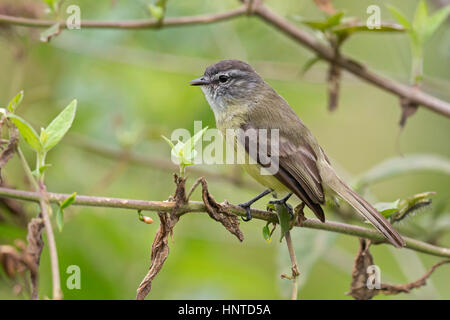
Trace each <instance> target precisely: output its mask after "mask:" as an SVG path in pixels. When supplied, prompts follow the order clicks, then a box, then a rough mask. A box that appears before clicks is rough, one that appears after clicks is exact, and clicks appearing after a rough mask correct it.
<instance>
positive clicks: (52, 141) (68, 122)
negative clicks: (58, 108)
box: [43, 100, 77, 151]
mask: <svg viewBox="0 0 450 320" xmlns="http://www.w3.org/2000/svg"><path fill="white" fill-rule="evenodd" d="M76 110H77V100H73V101H72V102H71V103H70V104H69V105H68V106H67V107H66V108H65V109H64V110H63V111H62V112H61V113H60V114H59V115H58V116H57V117H56V118H55V119H54V120H53V121H52V122H51V123H50V124H49V125H48V127H47V128H46V129H45V131H46V133H47V134H48V138H47V139H46V141H45V144H43V146H44V150H45V151H49V150H50V149H51V148H53V147H54V146H56V145H57V144H58V143H59V142H60V141H61V139H62V138H63V137H64V135H65V134H66V133H67V131H68V130H69V129H70V127H71V126H72V122H73V119H74V118H75V113H76Z"/></svg>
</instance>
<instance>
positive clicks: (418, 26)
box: [412, 0, 428, 46]
mask: <svg viewBox="0 0 450 320" xmlns="http://www.w3.org/2000/svg"><path fill="white" fill-rule="evenodd" d="M427 22H428V9H427V4H426V3H425V1H423V0H422V1H420V2H419V5H418V6H417V8H416V13H415V14H414V19H413V23H412V28H413V30H414V34H415V35H416V37H415V41H417V44H418V45H421V46H422V45H423V44H424V42H425V34H426V29H427V25H428V23H427Z"/></svg>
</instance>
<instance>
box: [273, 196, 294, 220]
mask: <svg viewBox="0 0 450 320" xmlns="http://www.w3.org/2000/svg"><path fill="white" fill-rule="evenodd" d="M291 196H292V192H291V193H289V194H288V195H287V196H285V197H284V198H282V199H280V200H271V201H269V203H270V204H274V205H275V204H280V205H283V206H285V207H286V209H287V210H288V211H289V214H290V215H291V219H292V218H294V210H293V209H292V206H291V205H290V204H289V203H287V201H288V200H289V198H290V197H291Z"/></svg>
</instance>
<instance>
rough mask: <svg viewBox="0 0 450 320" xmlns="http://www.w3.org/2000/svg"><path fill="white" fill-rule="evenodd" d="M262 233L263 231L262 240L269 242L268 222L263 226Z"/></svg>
mask: <svg viewBox="0 0 450 320" xmlns="http://www.w3.org/2000/svg"><path fill="white" fill-rule="evenodd" d="M262 233H263V237H264V240H266V241H267V242H268V243H269V242H270V240H271V238H270V229H269V224H268V223H267V224H266V225H265V226H264V227H263V229H262Z"/></svg>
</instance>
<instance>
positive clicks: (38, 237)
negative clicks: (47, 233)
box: [26, 215, 44, 300]
mask: <svg viewBox="0 0 450 320" xmlns="http://www.w3.org/2000/svg"><path fill="white" fill-rule="evenodd" d="M43 229H44V221H43V220H42V218H41V216H40V215H39V217H38V218H34V219H32V220H31V221H30V223H29V224H28V234H27V241H28V246H27V249H26V252H27V255H28V256H29V257H30V259H31V261H32V263H33V265H34V268H33V269H30V271H31V285H32V290H33V291H32V299H33V300H37V299H38V291H37V289H38V268H39V264H40V261H41V253H42V249H43V248H44V241H43V240H42V230H43Z"/></svg>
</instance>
